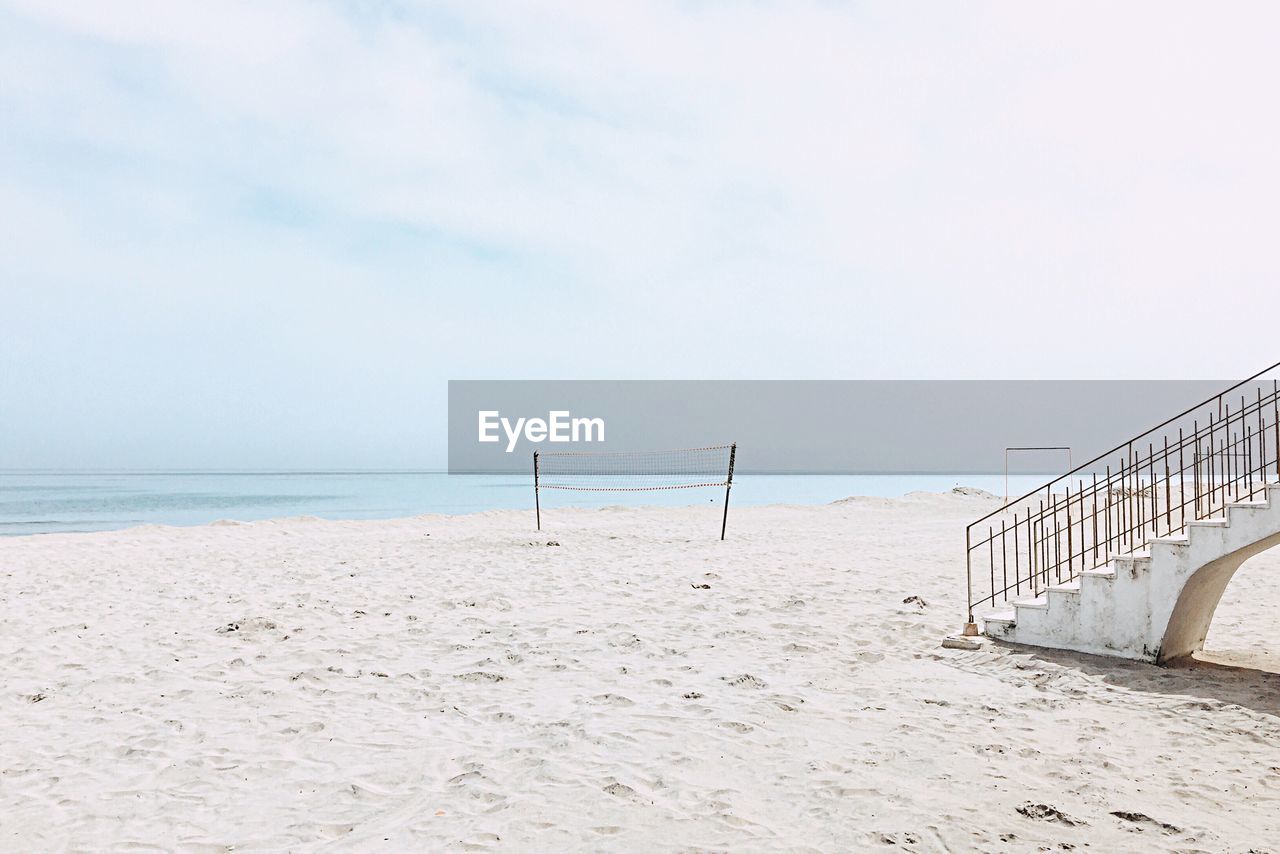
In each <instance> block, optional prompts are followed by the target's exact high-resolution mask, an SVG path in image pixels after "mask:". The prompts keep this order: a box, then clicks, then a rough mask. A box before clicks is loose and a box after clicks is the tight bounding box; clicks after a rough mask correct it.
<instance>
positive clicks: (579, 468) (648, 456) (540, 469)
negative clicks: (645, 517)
mask: <svg viewBox="0 0 1280 854" xmlns="http://www.w3.org/2000/svg"><path fill="white" fill-rule="evenodd" d="M737 447H738V446H737V445H736V444H730V445H708V446H706V447H701V448H677V449H674V450H666V451H536V452H534V455H533V489H534V502H535V509H536V512H537V517H538V530H542V503H541V498H540V492H541V490H544V489H560V490H569V491H575V492H650V491H657V490H670V489H698V488H707V487H723V488H724V491H725V493H724V509H725V512H724V520H723V521H722V522H721V525H720V539H722V540H723V539H724V529H725V525H726V524H727V521H728V515H729V490H730V488H731V487H732V486H733V464H734V458H735V456H736V455H737Z"/></svg>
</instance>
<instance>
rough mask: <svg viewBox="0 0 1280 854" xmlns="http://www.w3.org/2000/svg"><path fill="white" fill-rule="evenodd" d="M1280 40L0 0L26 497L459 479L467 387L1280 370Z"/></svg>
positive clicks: (1142, 32)
mask: <svg viewBox="0 0 1280 854" xmlns="http://www.w3.org/2000/svg"><path fill="white" fill-rule="evenodd" d="M1277 36H1280V7H1276V6H1274V5H1273V4H1265V3H1256V4H1244V3H1225V4H1213V5H1212V6H1209V5H1205V4H1195V3H1167V2H1164V3H1144V2H1130V3H1124V4H1113V3H1034V4H1032V3H1026V2H1008V3H983V2H969V3H963V4H958V3H943V2H933V3H919V2H900V1H899V0H894V2H887V0H886V2H878V3H874V2H873V3H836V2H817V3H804V2H787V3H782V2H779V3H769V2H743V3H727V2H725V3H721V2H676V3H668V2H646V3H627V2H616V3H614V2H611V3H582V2H529V3H520V4H499V3H486V2H459V3H450V2H433V3H408V2H405V3H399V2H392V0H382V1H381V2H380V1H379V0H368V2H356V0H348V2H330V3H325V2H290V1H287V0H255V2H219V3H207V2H203V3H196V2H139V0H117V2H113V3H110V4H106V3H84V2H59V0H39V2H37V1H36V0H0V468H28V467H35V468H45V467H57V468H85V467H89V468H121V467H125V468H184V467H191V468H310V469H315V468H400V467H410V468H419V467H427V468H430V467H439V466H443V464H444V461H445V446H444V436H445V404H446V387H447V386H446V384H447V381H448V380H450V379H524V378H537V379H614V378H617V379H792V378H799V379H857V378H880V379H905V378H920V379H992V378H1037V377H1045V378H1058V379H1095V378H1108V377H1123V378H1133V379H1139V378H1141V379H1147V378H1151V379H1172V378H1184V379H1219V378H1221V379H1235V378H1239V377H1242V376H1245V375H1248V374H1250V373H1253V372H1254V371H1255V370H1258V369H1260V368H1262V367H1264V366H1266V365H1268V364H1270V363H1271V362H1273V361H1275V360H1277V359H1280V356H1278V355H1277V353H1280V346H1277V345H1276V343H1275V340H1276V339H1275V337H1274V335H1273V334H1272V332H1271V326H1272V324H1273V322H1274V319H1275V318H1276V312H1277V309H1278V308H1280V289H1278V288H1277V287H1276V285H1277V282H1278V281H1280V277H1278V276H1277V273H1280V259H1278V258H1277V246H1278V245H1280V244H1278V242H1277V235H1280V202H1278V201H1277V200H1280V158H1277V157H1276V156H1275V152H1276V150H1277V147H1278V143H1280V140H1278V139H1277V137H1278V136H1280V113H1277V111H1276V110H1275V109H1274V108H1273V106H1272V105H1273V103H1274V100H1275V93H1274V85H1275V81H1276V80H1280V53H1277V52H1276V51H1275V50H1274V45H1275V44H1276V42H1277Z"/></svg>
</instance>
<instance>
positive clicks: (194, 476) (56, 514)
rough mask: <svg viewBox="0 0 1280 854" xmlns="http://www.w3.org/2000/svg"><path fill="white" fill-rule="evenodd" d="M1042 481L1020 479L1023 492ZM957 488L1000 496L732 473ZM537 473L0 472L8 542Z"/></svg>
mask: <svg viewBox="0 0 1280 854" xmlns="http://www.w3.org/2000/svg"><path fill="white" fill-rule="evenodd" d="M1048 479H1049V478H1048V477H1047V476H1044V475H1011V476H1010V479H1009V489H1010V491H1011V492H1012V493H1013V494H1014V496H1017V495H1020V494H1022V493H1023V492H1027V491H1029V490H1031V489H1034V488H1035V487H1037V486H1039V485H1041V484H1042V483H1044V482H1045V481H1046V480H1048ZM957 486H968V487H976V488H979V489H984V490H986V491H988V492H991V493H993V494H995V495H1003V494H1004V490H1005V480H1004V477H1003V476H1002V475H998V474H997V475H986V474H973V475H956V474H949V475H941V474H940V475H928V474H910V475H878V474H877V475H780V474H735V475H734V481H733V491H732V494H731V499H730V506H731V508H732V507H749V506H754V505H763V504H827V503H829V502H832V501H837V500H839V499H841V498H848V497H850V496H880V497H897V496H902V495H906V494H907V493H909V492H916V491H925V492H946V491H948V490H951V489H953V488H955V487H957ZM723 501H724V490H723V489H716V488H700V489H687V490H686V489H673V490H656V491H646V492H599V493H597V492H566V491H556V490H543V491H542V493H541V504H542V509H543V510H544V512H545V511H547V510H554V509H556V508H560V507H588V508H590V507H604V506H610V505H624V506H654V505H661V506H687V505H693V504H706V503H716V504H720V503H722V502H723ZM533 506H534V493H533V483H532V479H531V478H530V476H529V475H515V474H512V475H456V474H455V475H451V474H447V473H444V472H428V471H332V472H302V471H252V472H249V471H244V472H241V471H237V472H214V471H164V472H161V471H111V472H107V471H79V472H76V471H47V470H41V471H14V470H4V471H0V535H8V536H25V535H29V534H47V533H66V532H82V531H108V530H117V529H122V528H130V527H133V526H135V525H204V524H208V523H210V522H214V521H217V520H221V519H234V520H237V521H242V522H248V521H256V520H260V519H275V518H281V517H289V516H317V517H320V518H323V519H394V518H399V517H405V516H417V515H421V514H427V513H443V514H451V515H452V514H460V513H476V512H479V511H484V510H529V511H530V512H532V511H533Z"/></svg>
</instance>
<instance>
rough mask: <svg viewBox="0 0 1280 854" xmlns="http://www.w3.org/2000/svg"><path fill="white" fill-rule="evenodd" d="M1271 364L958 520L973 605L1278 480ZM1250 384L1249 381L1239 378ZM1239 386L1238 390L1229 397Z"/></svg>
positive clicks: (1101, 557)
mask: <svg viewBox="0 0 1280 854" xmlns="http://www.w3.org/2000/svg"><path fill="white" fill-rule="evenodd" d="M1277 368H1280V363H1277V364H1275V365H1272V366H1270V367H1268V368H1266V369H1264V370H1262V371H1259V372H1258V373H1256V374H1254V375H1253V376H1251V377H1249V378H1248V379H1245V380H1241V381H1240V382H1238V383H1236V384H1235V385H1233V386H1232V387H1231V388H1229V389H1226V390H1225V391H1223V392H1221V393H1219V394H1217V395H1215V396H1214V397H1211V398H1209V399H1208V400H1206V401H1204V402H1202V403H1200V404H1197V405H1196V406H1193V407H1191V408H1190V409H1187V410H1186V411H1184V412H1182V413H1179V414H1178V415H1175V416H1174V417H1173V418H1170V419H1169V420H1167V421H1164V422H1162V423H1161V424H1158V425H1156V426H1155V427H1152V428H1151V429H1150V430H1147V431H1146V432H1145V433H1141V434H1139V435H1137V436H1135V437H1133V438H1132V439H1130V440H1129V441H1127V442H1125V443H1123V444H1120V445H1117V446H1116V447H1115V448H1113V449H1111V450H1110V451H1107V452H1106V453H1104V454H1101V455H1100V456H1098V457H1095V458H1094V459H1092V460H1089V461H1088V462H1086V463H1083V464H1081V465H1079V466H1077V467H1076V468H1074V469H1072V470H1071V471H1069V472H1067V473H1066V474H1064V475H1062V476H1060V477H1058V478H1055V479H1054V480H1051V481H1050V482H1048V483H1046V484H1045V485H1044V486H1041V487H1040V488H1038V489H1035V490H1032V491H1031V492H1028V493H1027V494H1026V495H1023V496H1021V497H1020V498H1016V499H1014V500H1012V501H1009V502H1007V503H1006V504H1005V505H1004V506H1002V507H1000V508H999V509H998V510H994V511H992V512H991V513H988V514H987V515H986V516H983V517H982V518H981V519H979V520H977V521H976V522H973V523H972V524H970V525H969V526H968V527H967V528H966V529H965V580H966V584H967V589H968V609H967V610H968V622H969V623H973V621H974V618H973V615H974V611H975V610H977V609H982V608H996V607H998V606H999V605H1000V604H1001V603H1003V602H1008V601H1010V600H1012V599H1015V598H1021V597H1028V596H1030V597H1034V596H1039V595H1040V593H1042V592H1043V591H1044V590H1045V589H1046V588H1047V587H1050V586H1052V585H1056V584H1063V583H1066V582H1069V581H1071V580H1073V579H1075V578H1077V577H1079V575H1080V574H1081V573H1082V572H1085V571H1087V570H1090V569H1097V568H1099V567H1103V566H1106V564H1107V563H1108V562H1109V561H1110V560H1111V559H1112V558H1114V557H1117V556H1122V555H1131V554H1133V553H1134V552H1137V551H1140V550H1142V549H1144V548H1145V547H1146V546H1147V545H1148V543H1150V541H1151V540H1152V539H1154V538H1157V537H1168V536H1173V535H1178V534H1180V533H1181V532H1183V531H1184V530H1185V529H1186V527H1187V525H1188V523H1190V522H1192V521H1196V520H1204V519H1214V518H1222V517H1224V516H1225V515H1226V507H1227V505H1228V504H1231V503H1232V502H1236V501H1247V500H1250V499H1252V498H1254V497H1255V496H1257V495H1259V494H1262V493H1264V492H1265V488H1266V484H1268V483H1280V382H1277V381H1276V380H1274V379H1273V380H1271V381H1270V383H1268V384H1265V385H1266V386H1268V387H1264V384H1263V383H1260V382H1257V381H1258V379H1259V377H1262V376H1263V375H1264V374H1268V373H1271V372H1273V371H1275V370H1276V369H1277ZM1251 383H1253V384H1254V387H1252V388H1247V389H1246V388H1244V387H1245V386H1248V385H1249V384H1251ZM1237 395H1238V397H1237Z"/></svg>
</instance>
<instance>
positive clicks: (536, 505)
mask: <svg viewBox="0 0 1280 854" xmlns="http://www.w3.org/2000/svg"><path fill="white" fill-rule="evenodd" d="M533 512H534V515H535V517H536V518H537V520H538V530H539V531H541V530H542V502H541V501H540V500H539V497H538V452H537V451H534V452H533Z"/></svg>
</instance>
